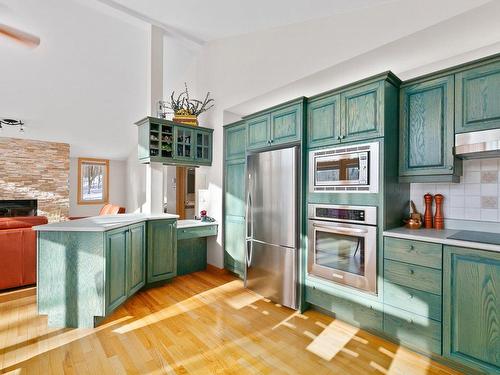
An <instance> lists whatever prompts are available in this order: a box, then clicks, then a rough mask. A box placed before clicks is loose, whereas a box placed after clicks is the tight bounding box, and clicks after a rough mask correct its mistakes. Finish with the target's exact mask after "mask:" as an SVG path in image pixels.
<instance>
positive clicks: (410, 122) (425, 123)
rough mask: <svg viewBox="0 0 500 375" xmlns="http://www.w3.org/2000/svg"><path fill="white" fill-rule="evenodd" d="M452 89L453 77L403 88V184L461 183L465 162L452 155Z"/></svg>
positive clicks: (401, 117) (401, 135)
mask: <svg viewBox="0 0 500 375" xmlns="http://www.w3.org/2000/svg"><path fill="white" fill-rule="evenodd" d="M453 88H454V78H453V76H452V75H450V76H445V77H439V78H435V79H430V80H426V81H422V82H416V83H412V84H409V85H407V86H403V87H402V88H401V91H400V135H399V136H400V137H399V138H400V146H399V147H400V150H401V154H402V155H401V156H402V157H401V159H400V165H399V177H400V181H402V182H457V181H459V176H460V175H461V173H462V163H461V160H459V159H456V158H455V156H454V155H453V146H454V91H453Z"/></svg>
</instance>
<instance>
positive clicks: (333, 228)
mask: <svg viewBox="0 0 500 375" xmlns="http://www.w3.org/2000/svg"><path fill="white" fill-rule="evenodd" d="M313 227H315V228H320V229H326V230H328V231H329V232H338V233H344V234H365V233H368V230H367V229H359V228H349V227H336V226H331V225H322V224H317V223H313Z"/></svg>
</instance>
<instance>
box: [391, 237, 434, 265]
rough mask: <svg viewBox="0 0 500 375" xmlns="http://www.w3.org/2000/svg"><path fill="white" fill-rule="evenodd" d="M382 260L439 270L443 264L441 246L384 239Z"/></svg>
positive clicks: (397, 239) (399, 239) (398, 239)
mask: <svg viewBox="0 0 500 375" xmlns="http://www.w3.org/2000/svg"><path fill="white" fill-rule="evenodd" d="M384 258H385V259H391V260H397V261H400V262H406V263H412V264H417V265H420V266H424V267H431V268H437V269H441V268H442V263H443V245H441V244H437V243H430V242H422V241H413V240H404V239H401V238H393V237H385V238H384Z"/></svg>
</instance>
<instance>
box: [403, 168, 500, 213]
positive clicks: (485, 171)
mask: <svg viewBox="0 0 500 375" xmlns="http://www.w3.org/2000/svg"><path fill="white" fill-rule="evenodd" d="M499 172H500V158H494V159H481V160H464V173H463V176H462V177H460V183H456V184H452V183H444V184H428V183H414V184H411V186H410V198H411V199H412V200H413V201H414V202H415V204H416V205H417V209H418V210H419V211H420V212H422V214H423V213H424V194H426V193H431V194H437V193H441V194H443V195H444V198H445V199H444V202H443V212H444V216H445V218H446V219H458V220H481V221H494V222H500V206H499V198H500V190H499V189H500V176H499V174H500V173H499Z"/></svg>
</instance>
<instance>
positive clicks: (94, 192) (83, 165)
mask: <svg viewBox="0 0 500 375" xmlns="http://www.w3.org/2000/svg"><path fill="white" fill-rule="evenodd" d="M108 199H109V160H106V159H92V158H78V204H81V205H85V204H106V203H108Z"/></svg>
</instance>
